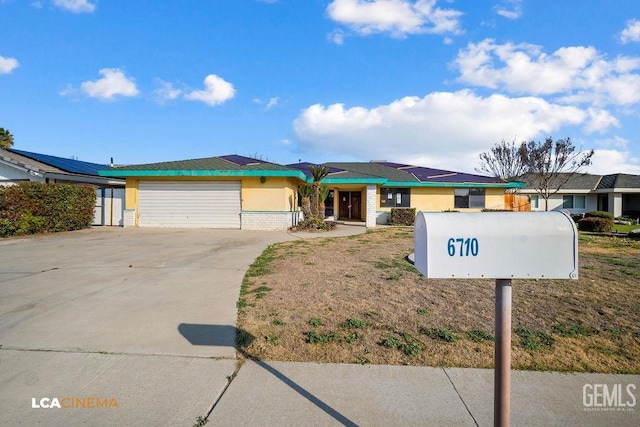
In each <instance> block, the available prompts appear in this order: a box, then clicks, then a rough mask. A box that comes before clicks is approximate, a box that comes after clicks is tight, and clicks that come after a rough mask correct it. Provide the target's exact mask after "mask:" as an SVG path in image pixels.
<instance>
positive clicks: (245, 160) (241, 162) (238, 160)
mask: <svg viewBox="0 0 640 427" xmlns="http://www.w3.org/2000/svg"><path fill="white" fill-rule="evenodd" d="M220 158H221V159H224V160H226V161H228V162H231V163H234V164H236V165H238V166H247V165H259V164H261V163H266V162H263V161H262V160H258V159H252V158H251V157H245V156H239V155H237V154H232V155H230V156H220Z"/></svg>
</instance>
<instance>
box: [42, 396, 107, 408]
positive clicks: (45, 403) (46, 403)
mask: <svg viewBox="0 0 640 427" xmlns="http://www.w3.org/2000/svg"><path fill="white" fill-rule="evenodd" d="M119 407H120V405H119V404H118V400H117V399H116V398H115V397H63V398H62V399H58V398H57V397H42V398H36V397H32V398H31V408H33V409H98V408H109V409H112V408H119Z"/></svg>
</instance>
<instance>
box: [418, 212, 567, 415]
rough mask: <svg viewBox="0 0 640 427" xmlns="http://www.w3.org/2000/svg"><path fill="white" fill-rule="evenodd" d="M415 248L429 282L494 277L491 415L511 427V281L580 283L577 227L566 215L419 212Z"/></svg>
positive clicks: (550, 213) (546, 213)
mask: <svg viewBox="0 0 640 427" xmlns="http://www.w3.org/2000/svg"><path fill="white" fill-rule="evenodd" d="M414 246H415V247H414V251H415V267H416V268H417V269H418V271H420V272H421V273H422V274H424V275H425V276H426V277H427V278H441V279H496V289H495V333H496V342H495V370H494V408H493V415H494V425H495V426H508V425H509V419H510V395H511V393H510V391H511V390H510V387H511V386H510V384H511V381H510V379H511V279H577V278H578V232H577V229H576V226H575V223H574V222H573V220H572V219H571V217H569V215H567V214H565V213H563V212H483V213H425V212H419V213H418V216H417V218H416V224H415V235H414Z"/></svg>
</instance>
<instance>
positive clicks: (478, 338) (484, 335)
mask: <svg viewBox="0 0 640 427" xmlns="http://www.w3.org/2000/svg"><path fill="white" fill-rule="evenodd" d="M467 338H469V339H470V340H471V341H473V342H477V343H483V342H485V341H495V338H494V337H493V335H491V334H490V333H489V332H486V331H483V330H481V329H473V330H471V331H469V332H467Z"/></svg>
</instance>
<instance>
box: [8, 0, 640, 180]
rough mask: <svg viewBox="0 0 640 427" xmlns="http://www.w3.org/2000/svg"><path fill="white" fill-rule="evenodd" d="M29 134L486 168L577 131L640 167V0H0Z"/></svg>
mask: <svg viewBox="0 0 640 427" xmlns="http://www.w3.org/2000/svg"><path fill="white" fill-rule="evenodd" d="M0 24H1V27H2V32H0V95H1V99H2V102H1V103H0V127H4V128H7V129H9V130H10V131H11V133H12V134H13V135H14V137H15V148H18V149H22V150H27V151H35V152H42V153H47V154H52V155H58V156H62V157H75V158H78V159H80V160H86V161H91V162H100V163H103V162H105V163H106V162H108V161H109V158H110V157H114V158H115V161H116V163H118V164H132V163H151V162H158V161H165V160H178V159H189V158H198V157H210V156H216V155H224V154H241V155H247V156H259V157H261V158H265V159H268V160H270V161H274V162H277V163H283V164H286V163H293V162H297V161H298V160H299V159H300V160H302V161H310V162H324V161H332V160H333V161H368V160H389V161H397V162H406V163H411V164H417V165H423V166H430V167H437V168H444V169H452V170H458V171H463V172H473V171H474V169H475V168H476V167H477V166H478V154H479V153H481V152H483V151H487V150H488V149H489V148H490V147H491V146H492V145H493V144H495V143H497V142H499V141H501V140H502V139H504V140H507V141H511V140H514V139H515V140H517V141H521V140H531V139H535V140H543V139H545V138H546V137H548V136H552V137H553V138H555V139H558V138H566V137H571V138H572V140H573V141H574V142H575V144H576V145H577V146H580V147H583V148H584V149H591V148H593V149H595V150H596V155H595V156H594V164H593V165H592V166H591V167H590V168H589V169H588V171H589V172H592V173H616V172H626V173H636V174H640V120H639V119H640V2H638V1H637V0H615V1H599V0H588V1H585V0H564V1H557V0H553V1H551V0H488V1H483V0H455V1H443V0H439V1H436V0H377V1H374V0H368V1H365V0H332V1H331V0H218V1H205V0H165V1H150V0H136V1H124V0H113V1H110V0H39V1H33V0H0Z"/></svg>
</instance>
